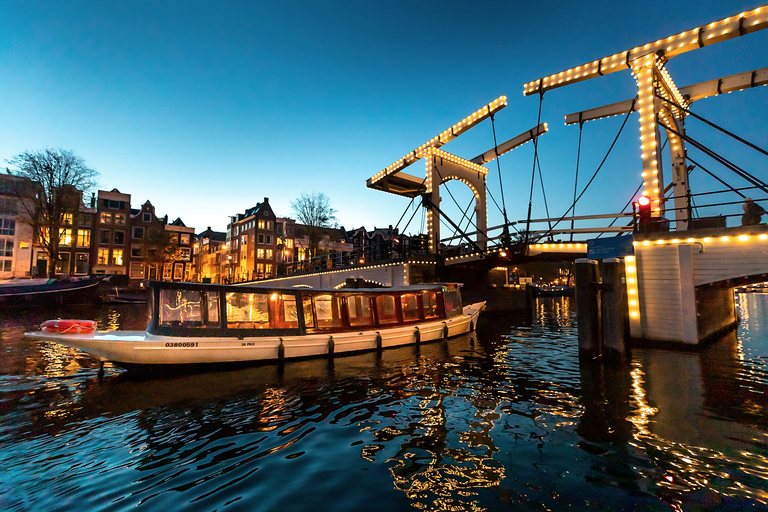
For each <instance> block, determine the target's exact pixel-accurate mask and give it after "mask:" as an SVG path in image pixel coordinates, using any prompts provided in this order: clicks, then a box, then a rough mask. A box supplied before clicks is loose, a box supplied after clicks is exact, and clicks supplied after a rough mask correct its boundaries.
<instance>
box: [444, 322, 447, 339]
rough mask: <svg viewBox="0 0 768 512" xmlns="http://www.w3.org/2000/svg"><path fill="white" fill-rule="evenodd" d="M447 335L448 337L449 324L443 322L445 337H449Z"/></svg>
mask: <svg viewBox="0 0 768 512" xmlns="http://www.w3.org/2000/svg"><path fill="white" fill-rule="evenodd" d="M447 337H448V324H446V323H445V322H443V338H447Z"/></svg>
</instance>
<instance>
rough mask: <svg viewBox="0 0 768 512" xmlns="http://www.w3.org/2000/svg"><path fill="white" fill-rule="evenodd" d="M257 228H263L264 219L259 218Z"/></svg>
mask: <svg viewBox="0 0 768 512" xmlns="http://www.w3.org/2000/svg"><path fill="white" fill-rule="evenodd" d="M259 229H264V221H263V220H262V219H259Z"/></svg>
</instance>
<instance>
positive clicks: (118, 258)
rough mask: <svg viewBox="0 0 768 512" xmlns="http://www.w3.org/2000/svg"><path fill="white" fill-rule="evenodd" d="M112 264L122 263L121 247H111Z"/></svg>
mask: <svg viewBox="0 0 768 512" xmlns="http://www.w3.org/2000/svg"><path fill="white" fill-rule="evenodd" d="M112 264H113V265H122V264H123V250H122V249H112Z"/></svg>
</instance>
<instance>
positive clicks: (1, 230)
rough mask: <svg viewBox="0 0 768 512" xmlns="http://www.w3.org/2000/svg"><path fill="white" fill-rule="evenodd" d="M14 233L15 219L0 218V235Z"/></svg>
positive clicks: (11, 234)
mask: <svg viewBox="0 0 768 512" xmlns="http://www.w3.org/2000/svg"><path fill="white" fill-rule="evenodd" d="M15 233H16V221H15V220H13V219H0V235H8V236H13V235H14V234H15Z"/></svg>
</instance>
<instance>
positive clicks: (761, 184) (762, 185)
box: [659, 123, 768, 194]
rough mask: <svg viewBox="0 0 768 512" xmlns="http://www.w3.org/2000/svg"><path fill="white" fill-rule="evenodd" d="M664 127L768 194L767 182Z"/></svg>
mask: <svg viewBox="0 0 768 512" xmlns="http://www.w3.org/2000/svg"><path fill="white" fill-rule="evenodd" d="M659 124H663V123H659ZM663 126H664V128H665V129H667V130H669V131H671V132H672V133H674V134H675V135H677V136H678V137H680V138H681V139H683V140H684V141H686V142H688V143H690V144H691V145H693V146H694V147H695V148H696V149H699V150H701V151H702V152H703V153H704V154H706V155H707V156H709V157H711V158H712V159H714V160H716V161H717V162H719V163H720V164H722V165H723V166H725V167H726V168H727V169H729V170H730V171H732V172H733V173H735V174H736V175H738V176H739V177H741V178H743V179H744V180H746V181H748V182H749V183H751V184H752V185H755V186H756V187H758V188H759V189H761V190H762V191H763V192H765V193H766V194H768V184H766V183H765V182H763V181H762V180H760V179H759V178H756V177H755V176H753V175H752V174H750V173H749V172H747V171H745V170H744V169H742V168H741V167H739V166H738V165H736V164H734V163H732V162H730V161H729V160H728V159H726V158H725V157H723V156H721V155H719V154H717V153H715V152H714V151H712V150H711V149H709V148H707V147H706V146H704V145H703V144H701V143H700V142H698V141H696V140H694V139H692V138H691V137H689V136H688V135H683V134H681V133H680V132H679V131H677V130H675V129H674V128H671V127H669V126H667V125H663Z"/></svg>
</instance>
